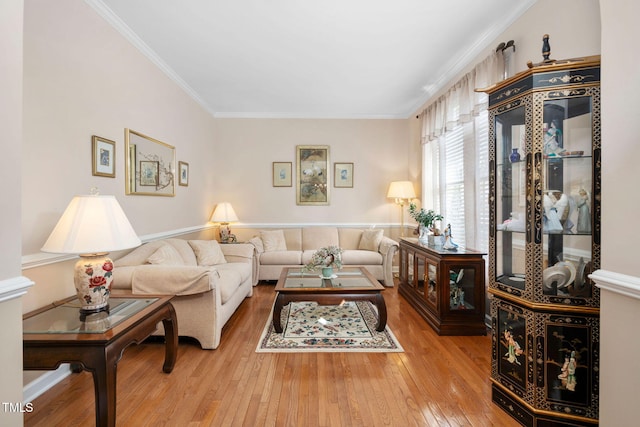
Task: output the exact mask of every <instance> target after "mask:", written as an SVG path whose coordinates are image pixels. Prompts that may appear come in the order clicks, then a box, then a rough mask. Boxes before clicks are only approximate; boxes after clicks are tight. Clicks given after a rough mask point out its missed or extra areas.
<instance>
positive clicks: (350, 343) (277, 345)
mask: <svg viewBox="0 0 640 427" xmlns="http://www.w3.org/2000/svg"><path fill="white" fill-rule="evenodd" d="M272 317H273V309H272V312H271V314H270V315H269V318H268V319H267V322H266V324H265V326H264V330H263V332H262V336H261V337H260V342H259V343H258V346H257V348H256V352H258V353H261V352H262V353H284V352H291V353H294V352H351V351H353V352H384V353H387V352H402V351H404V350H403V349H402V346H401V345H400V343H398V340H397V339H396V337H395V336H394V335H393V333H392V332H391V330H390V329H389V327H388V326H387V327H386V328H385V330H384V331H383V332H378V331H376V324H377V323H378V314H377V312H376V310H375V308H374V307H373V305H372V304H371V303H369V302H368V301H348V302H345V303H343V304H341V305H338V306H335V305H329V306H323V305H318V304H317V303H315V302H292V303H289V304H288V305H286V306H285V307H284V308H283V309H282V317H281V319H282V329H283V330H282V333H281V334H278V333H276V332H275V331H274V330H273V322H272Z"/></svg>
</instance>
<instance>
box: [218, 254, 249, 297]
mask: <svg viewBox="0 0 640 427" xmlns="http://www.w3.org/2000/svg"><path fill="white" fill-rule="evenodd" d="M244 265H247V264H244ZM215 269H216V270H217V275H216V276H214V279H213V282H214V284H215V286H216V287H218V289H220V302H222V304H223V305H224V304H226V303H227V301H229V299H230V298H231V297H232V296H233V294H235V293H236V291H237V290H238V288H239V287H240V285H241V284H242V283H243V281H242V272H241V270H239V269H231V268H223V266H216V267H215Z"/></svg>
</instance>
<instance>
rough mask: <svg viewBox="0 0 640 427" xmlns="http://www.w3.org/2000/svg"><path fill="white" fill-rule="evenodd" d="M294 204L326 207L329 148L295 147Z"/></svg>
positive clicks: (327, 200) (317, 146) (321, 146)
mask: <svg viewBox="0 0 640 427" xmlns="http://www.w3.org/2000/svg"><path fill="white" fill-rule="evenodd" d="M296 161H297V162H296V163H297V172H298V174H297V177H296V204H298V205H328V204H329V190H330V183H329V181H330V178H329V176H330V172H329V170H328V169H329V164H330V163H329V146H328V145H298V146H296Z"/></svg>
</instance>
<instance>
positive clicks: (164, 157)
mask: <svg viewBox="0 0 640 427" xmlns="http://www.w3.org/2000/svg"><path fill="white" fill-rule="evenodd" d="M124 141H125V150H124V151H125V153H126V155H125V163H126V165H125V168H124V171H125V189H126V194H139V195H143V196H169V197H173V196H175V179H174V174H175V147H174V146H173V145H169V144H166V143H164V142H162V141H158V140H157V139H154V138H151V137H149V136H147V135H144V134H142V133H140V132H136V131H133V130H131V129H125V130H124Z"/></svg>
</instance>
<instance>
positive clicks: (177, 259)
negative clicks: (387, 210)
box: [112, 239, 258, 349]
mask: <svg viewBox="0 0 640 427" xmlns="http://www.w3.org/2000/svg"><path fill="white" fill-rule="evenodd" d="M114 265H115V268H114V275H113V276H114V280H113V284H112V292H113V294H114V295H117V294H118V293H122V292H132V293H134V294H156V295H175V297H174V298H173V299H172V300H171V304H172V305H173V306H174V308H175V310H176V316H177V320H178V335H180V336H188V337H193V338H195V339H197V340H198V341H199V342H200V345H201V347H202V348H203V349H215V348H217V347H218V345H219V344H220V336H221V333H222V327H223V326H224V325H225V323H227V321H228V320H229V318H230V317H231V316H232V315H233V313H234V312H235V311H236V309H237V308H238V306H240V304H241V303H242V301H244V299H245V298H246V297H250V296H251V295H252V294H253V285H255V284H257V282H258V279H257V263H256V258H255V248H254V247H253V245H250V244H232V245H220V244H218V242H216V241H215V240H182V239H164V240H157V241H153V242H150V243H147V244H144V245H142V246H140V247H138V248H136V249H134V250H133V251H131V252H130V253H128V254H127V255H125V256H123V257H122V258H120V259H117V260H115V261H114ZM157 334H161V335H163V334H164V330H163V329H162V324H161V323H160V324H159V329H158V331H157Z"/></svg>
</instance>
